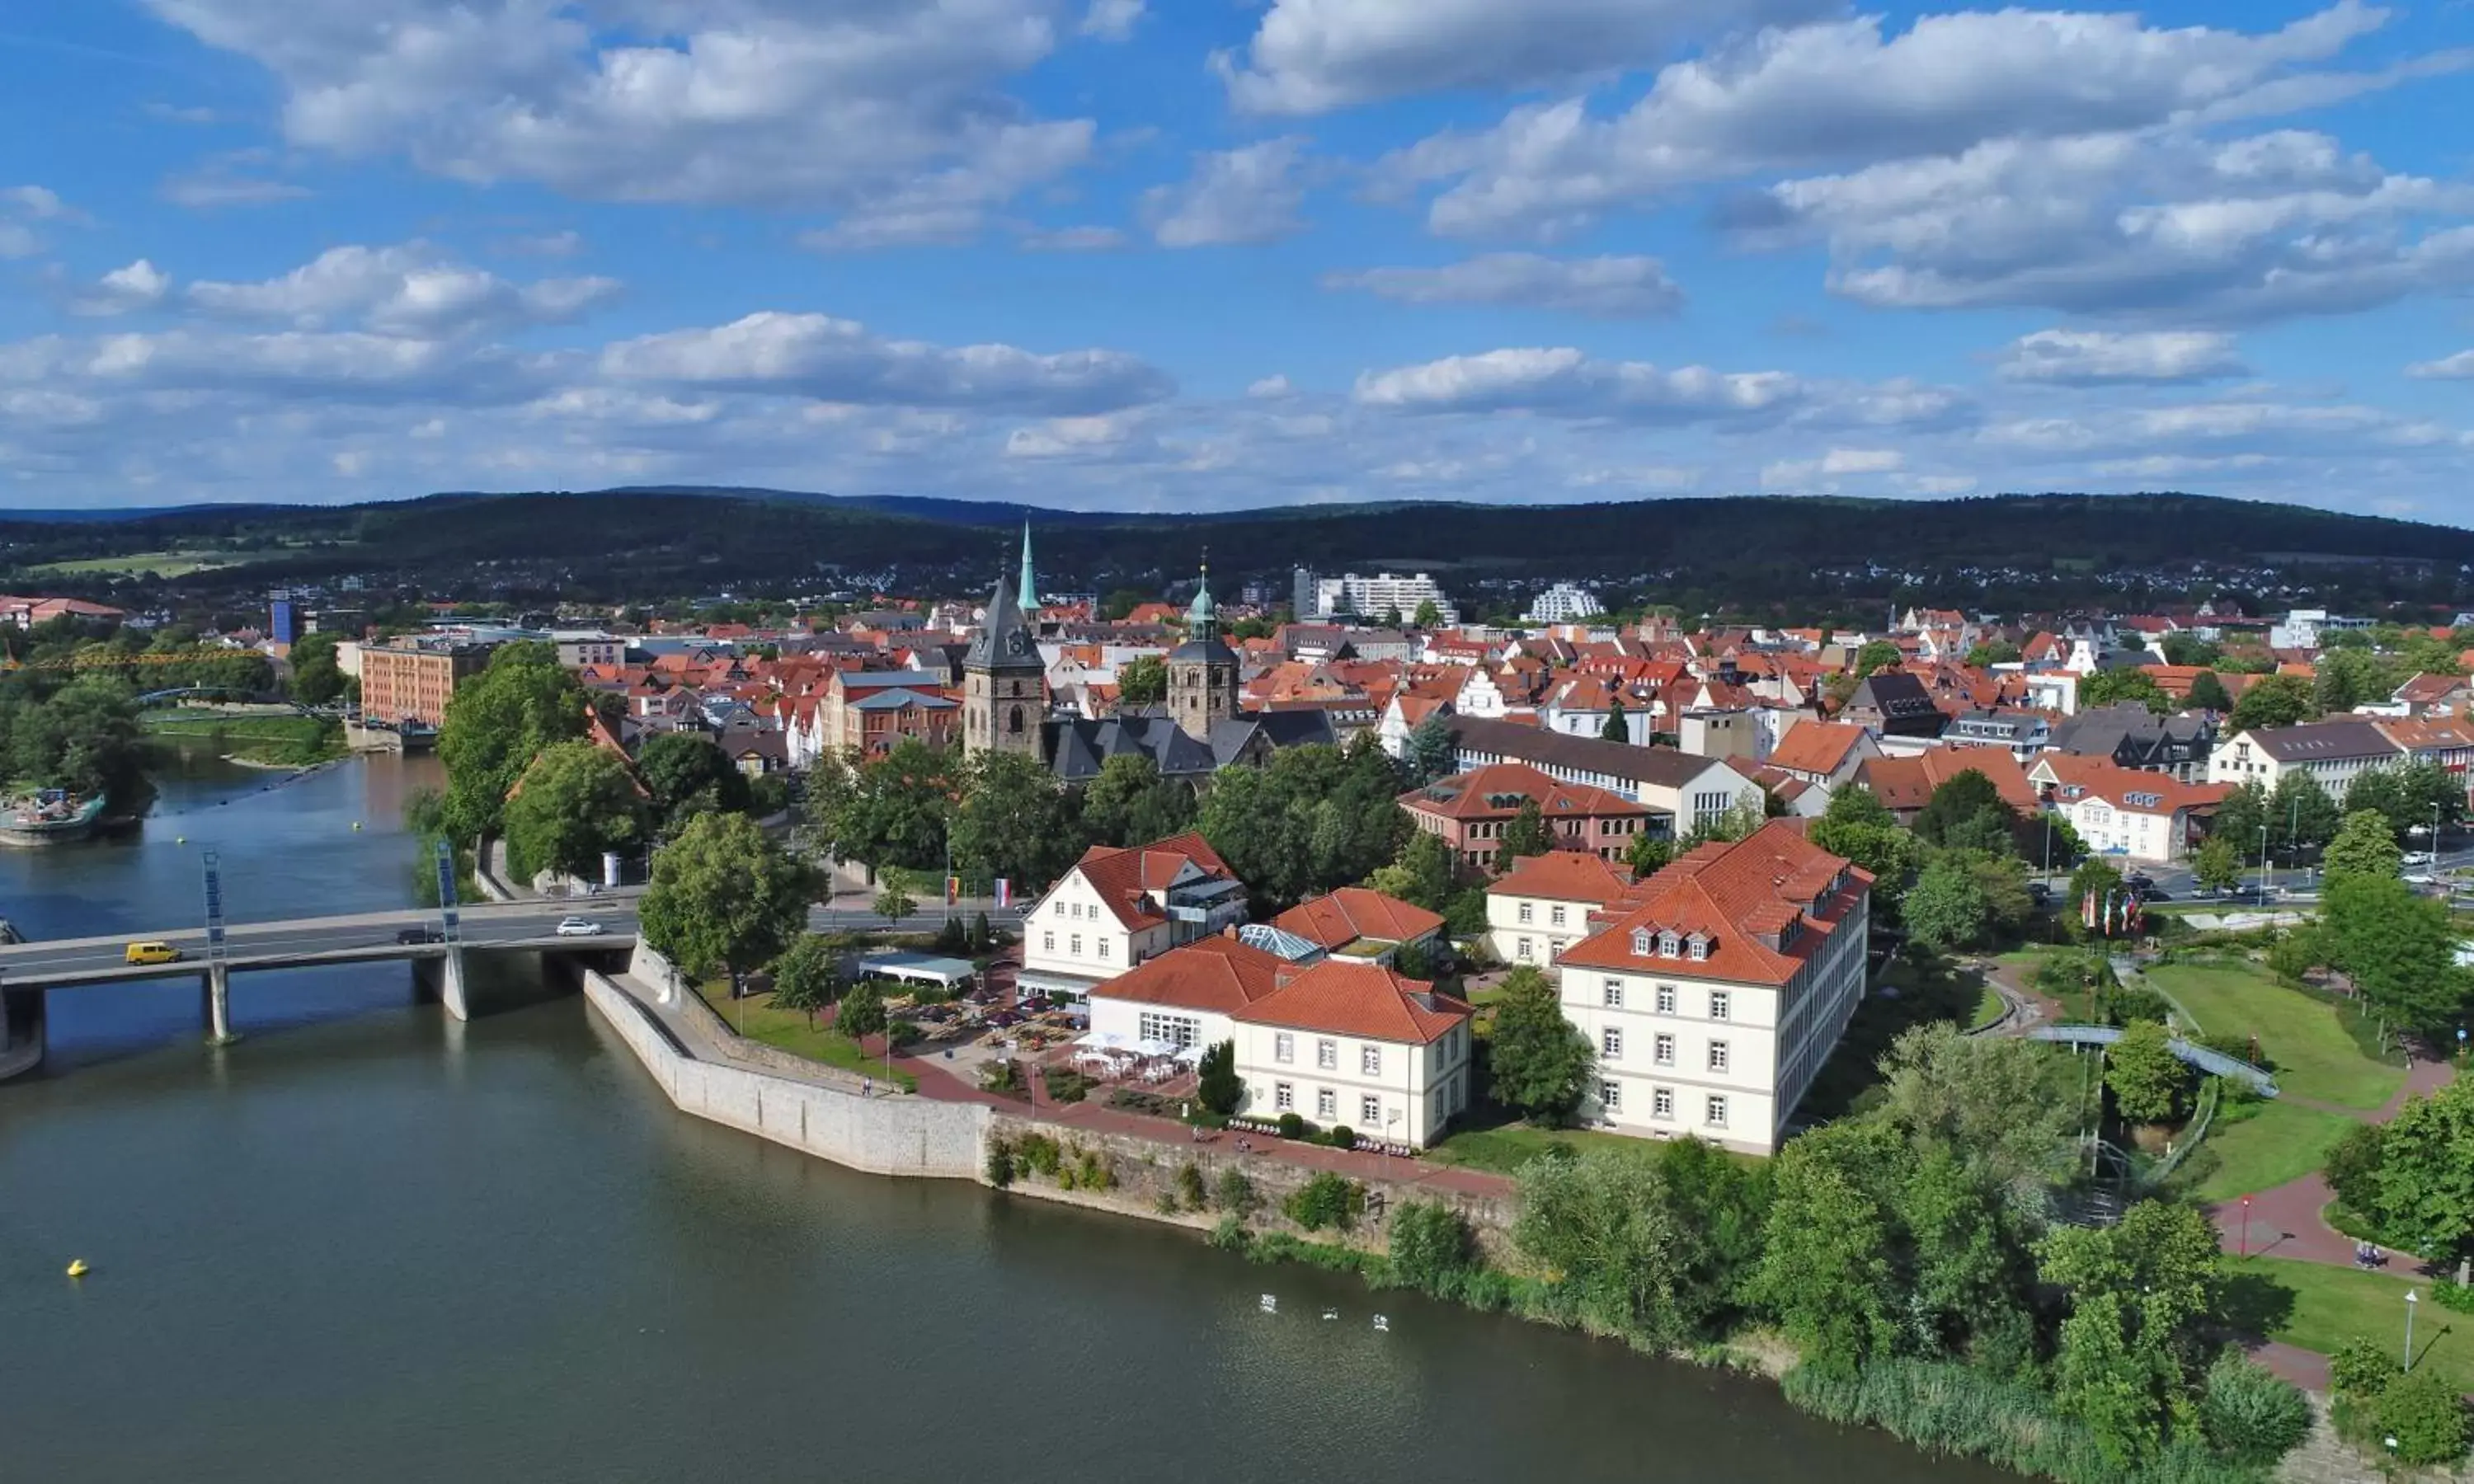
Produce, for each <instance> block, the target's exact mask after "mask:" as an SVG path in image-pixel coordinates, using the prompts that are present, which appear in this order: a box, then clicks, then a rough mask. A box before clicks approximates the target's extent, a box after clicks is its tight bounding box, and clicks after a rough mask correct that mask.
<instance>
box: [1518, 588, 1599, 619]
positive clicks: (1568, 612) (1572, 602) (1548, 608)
mask: <svg viewBox="0 0 2474 1484" xmlns="http://www.w3.org/2000/svg"><path fill="white" fill-rule="evenodd" d="M1605 611H1606V605H1604V604H1602V603H1600V602H1599V601H1598V595H1597V594H1596V593H1594V592H1591V591H1590V590H1589V589H1588V588H1587V587H1583V586H1579V585H1578V584H1575V583H1557V584H1556V585H1555V586H1552V587H1549V588H1547V589H1546V590H1545V591H1544V592H1541V593H1540V594H1539V595H1538V596H1537V598H1536V600H1535V601H1533V602H1532V603H1531V604H1530V605H1529V612H1528V614H1527V615H1526V616H1527V617H1528V620H1529V621H1530V622H1531V623H1533V624H1571V623H1579V622H1580V621H1581V620H1582V619H1584V618H1595V617H1597V616H1598V615H1599V614H1600V613H1603V612H1605Z"/></svg>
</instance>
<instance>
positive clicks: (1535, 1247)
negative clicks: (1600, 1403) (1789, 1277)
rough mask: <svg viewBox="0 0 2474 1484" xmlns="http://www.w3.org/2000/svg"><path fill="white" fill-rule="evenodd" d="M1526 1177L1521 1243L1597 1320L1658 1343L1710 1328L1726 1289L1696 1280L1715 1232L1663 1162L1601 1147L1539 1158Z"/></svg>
mask: <svg viewBox="0 0 2474 1484" xmlns="http://www.w3.org/2000/svg"><path fill="white" fill-rule="evenodd" d="M1519 1180H1520V1194H1519V1203H1520V1215H1519V1218H1518V1220H1517V1221H1516V1223H1515V1225H1514V1228H1513V1241H1514V1243H1515V1244H1516V1246H1517V1247H1518V1248H1519V1249H1520V1252H1521V1255H1522V1256H1523V1257H1527V1258H1529V1260H1530V1261H1532V1262H1534V1263H1536V1264H1538V1265H1539V1267H1540V1269H1542V1270H1544V1271H1545V1272H1548V1273H1551V1274H1554V1275H1556V1278H1555V1280H1554V1281H1555V1283H1556V1285H1557V1286H1558V1287H1560V1288H1562V1289H1563V1290H1564V1292H1565V1293H1566V1294H1568V1295H1569V1296H1570V1298H1571V1300H1572V1302H1573V1303H1574V1304H1575V1306H1576V1307H1577V1308H1578V1309H1579V1311H1580V1312H1581V1313H1582V1314H1583V1315H1584V1316H1586V1317H1587V1318H1588V1319H1589V1321H1590V1322H1591V1323H1592V1324H1593V1325H1594V1326H1596V1327H1597V1328H1602V1329H1604V1330H1606V1331H1608V1332H1610V1333H1613V1334H1620V1335H1623V1336H1624V1337H1626V1338H1627V1339H1629V1340H1631V1341H1633V1343H1635V1344H1637V1345H1640V1346H1642V1347H1644V1348H1647V1349H1653V1350H1660V1349H1666V1348H1669V1347H1672V1346H1676V1345H1680V1344H1683V1343H1685V1342H1686V1341H1689V1340H1691V1339H1693V1338H1696V1337H1698V1336H1699V1335H1700V1334H1701V1333H1702V1332H1703V1329H1704V1328H1705V1326H1706V1324H1707V1321H1708V1319H1709V1316H1710V1313H1711V1311H1712V1310H1714V1309H1715V1308H1717V1307H1718V1305H1719V1304H1720V1303H1721V1302H1723V1298H1724V1295H1723V1294H1722V1293H1720V1292H1716V1291H1713V1285H1711V1284H1710V1283H1709V1282H1708V1281H1696V1280H1697V1277H1698V1275H1699V1274H1700V1273H1701V1272H1703V1271H1704V1270H1706V1269H1707V1268H1708V1266H1709V1259H1708V1257H1707V1252H1706V1249H1707V1245H1708V1240H1709V1239H1708V1236H1707V1234H1706V1233H1704V1232H1703V1231H1702V1230H1700V1229H1699V1228H1698V1227H1696V1226H1695V1225H1694V1224H1693V1223H1692V1222H1690V1221H1689V1220H1687V1219H1686V1213H1685V1212H1683V1211H1681V1210H1679V1209H1677V1202H1676V1200H1675V1198H1674V1193H1673V1191H1672V1190H1671V1189H1670V1187H1669V1185H1668V1182H1667V1180H1666V1178H1665V1175H1664V1173H1663V1172H1662V1171H1661V1169H1660V1168H1659V1167H1658V1166H1657V1165H1655V1164H1653V1163H1651V1162H1650V1161H1645V1160H1639V1159H1636V1158H1634V1157H1632V1156H1630V1155H1623V1154H1617V1153H1614V1152H1613V1151H1609V1150H1592V1151H1590V1152H1589V1153H1587V1154H1583V1155H1581V1156H1579V1157H1577V1158H1568V1159H1541V1160H1533V1161H1530V1162H1529V1163H1528V1164H1527V1165H1525V1166H1523V1167H1522V1169H1521V1171H1520V1176H1519Z"/></svg>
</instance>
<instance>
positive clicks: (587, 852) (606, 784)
mask: <svg viewBox="0 0 2474 1484" xmlns="http://www.w3.org/2000/svg"><path fill="white" fill-rule="evenodd" d="M645 812H646V802H645V799H644V796H643V792H642V791H641V790H640V789H639V788H638V786H637V783H636V779H635V776H634V775H633V774H631V773H629V772H628V771H627V764H626V763H625V761H623V760H622V759H620V758H618V757H617V756H614V755H613V754H610V753H609V752H607V751H605V750H603V749H602V748H599V747H596V746H594V744H593V743H591V742H581V741H579V742H561V743H558V744H557V745H556V746H553V747H550V748H548V749H546V750H545V751H544V752H543V753H542V754H541V756H539V757H538V758H535V759H534V760H533V765H532V766H531V767H530V768H527V769H525V770H524V775H523V778H521V780H520V781H519V784H518V791H517V793H516V796H515V798H514V799H512V800H510V801H508V802H507V806H506V813H505V818H504V826H505V829H506V836H507V864H508V865H509V867H511V868H512V869H513V871H514V873H515V875H516V878H517V879H518V880H521V881H529V880H531V879H532V878H533V877H534V876H536V875H538V874H541V873H542V872H545V871H557V872H562V873H564V874H568V875H570V876H575V877H578V878H580V879H585V880H595V879H598V878H599V876H600V873H601V856H602V852H604V851H606V850H618V851H621V852H624V851H629V850H634V849H635V848H636V847H637V846H639V845H641V844H642V843H643V840H644V836H645V827H644V826H645V818H644V816H645Z"/></svg>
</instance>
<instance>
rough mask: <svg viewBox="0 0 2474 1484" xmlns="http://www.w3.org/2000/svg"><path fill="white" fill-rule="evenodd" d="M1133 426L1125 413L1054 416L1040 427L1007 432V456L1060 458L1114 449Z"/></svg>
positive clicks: (1125, 437)
mask: <svg viewBox="0 0 2474 1484" xmlns="http://www.w3.org/2000/svg"><path fill="white" fill-rule="evenodd" d="M1132 429H1133V421H1132V419H1129V418H1128V417H1125V416H1123V415H1119V416H1115V417H1100V418H1052V419H1049V420H1048V421H1046V422H1044V423H1041V424H1040V425H1039V426H1037V427H1023V428H1015V429H1014V430H1013V431H1012V432H1010V433H1008V434H1007V435H1006V444H1005V451H1006V457H1007V458H1011V459H1060V458H1071V457H1074V456H1076V455H1080V454H1089V453H1094V452H1098V451H1102V450H1105V449H1111V448H1114V447H1116V446H1117V445H1118V444H1120V443H1124V442H1125V441H1126V439H1127V437H1128V434H1129V433H1131V431H1132Z"/></svg>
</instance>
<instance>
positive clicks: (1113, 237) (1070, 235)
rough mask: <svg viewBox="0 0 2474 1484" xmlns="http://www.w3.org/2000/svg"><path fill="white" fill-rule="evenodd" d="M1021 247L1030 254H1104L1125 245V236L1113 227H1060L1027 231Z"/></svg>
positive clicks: (1023, 236) (1023, 235)
mask: <svg viewBox="0 0 2474 1484" xmlns="http://www.w3.org/2000/svg"><path fill="white" fill-rule="evenodd" d="M1021 241H1022V246H1023V248H1024V250H1025V251H1031V252H1106V251H1111V250H1113V249H1116V248H1122V247H1124V246H1125V245H1126V234H1125V233H1124V232H1122V231H1119V230H1118V229H1117V228H1115V227H1057V228H1056V229H1055V230H1054V231H1036V230H1034V231H1027V232H1025V233H1023V234H1022V239H1021Z"/></svg>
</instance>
